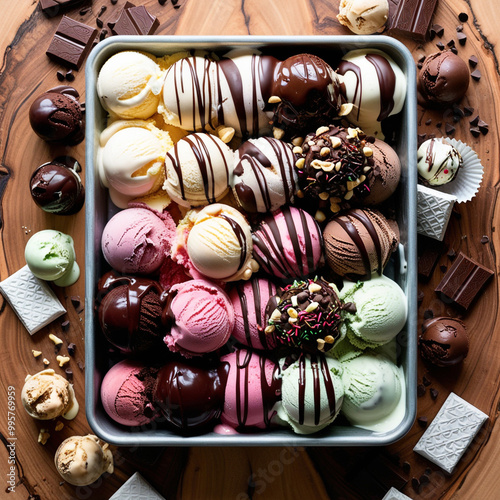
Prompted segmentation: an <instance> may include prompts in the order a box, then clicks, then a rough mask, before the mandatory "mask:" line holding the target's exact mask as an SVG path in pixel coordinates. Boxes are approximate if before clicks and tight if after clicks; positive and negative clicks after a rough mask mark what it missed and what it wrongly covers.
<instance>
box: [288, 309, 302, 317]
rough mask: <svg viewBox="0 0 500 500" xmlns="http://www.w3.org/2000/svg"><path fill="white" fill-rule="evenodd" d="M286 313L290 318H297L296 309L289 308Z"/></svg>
mask: <svg viewBox="0 0 500 500" xmlns="http://www.w3.org/2000/svg"><path fill="white" fill-rule="evenodd" d="M286 312H287V313H288V316H290V317H291V318H297V316H298V315H299V313H298V312H297V309H294V308H293V307H289V308H288V309H287V311H286Z"/></svg>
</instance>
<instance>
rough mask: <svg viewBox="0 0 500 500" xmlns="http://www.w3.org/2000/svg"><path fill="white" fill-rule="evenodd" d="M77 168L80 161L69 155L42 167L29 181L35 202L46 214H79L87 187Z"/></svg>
mask: <svg viewBox="0 0 500 500" xmlns="http://www.w3.org/2000/svg"><path fill="white" fill-rule="evenodd" d="M78 167H79V165H78V162H77V161H76V160H75V159H74V158H72V157H70V156H65V157H58V158H56V159H55V160H52V161H51V162H48V163H44V164H43V165H40V166H39V167H38V168H37V169H36V170H35V171H34V172H33V174H32V175H31V179H30V192H31V197H32V198H33V201H34V202H35V203H36V204H37V205H38V206H39V207H40V208H41V209H43V210H44V211H45V212H49V213H53V214H58V215H73V214H76V213H77V212H78V211H79V210H80V209H81V208H82V206H83V203H84V201H85V188H84V187H83V184H82V181H81V179H80V176H79V175H78V174H77V169H78Z"/></svg>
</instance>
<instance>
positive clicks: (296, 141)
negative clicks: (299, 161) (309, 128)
mask: <svg viewBox="0 0 500 500" xmlns="http://www.w3.org/2000/svg"><path fill="white" fill-rule="evenodd" d="M303 142H304V138H303V137H294V138H293V139H292V144H293V145H294V146H302V144H303Z"/></svg>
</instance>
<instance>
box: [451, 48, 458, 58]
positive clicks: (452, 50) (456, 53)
mask: <svg viewBox="0 0 500 500" xmlns="http://www.w3.org/2000/svg"><path fill="white" fill-rule="evenodd" d="M450 52H453V53H454V54H455V55H456V56H458V50H457V48H456V47H452V48H451V49H450Z"/></svg>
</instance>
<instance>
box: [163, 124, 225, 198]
mask: <svg viewBox="0 0 500 500" xmlns="http://www.w3.org/2000/svg"><path fill="white" fill-rule="evenodd" d="M233 163H234V152H233V151H232V150H231V149H230V148H229V147H228V146H226V144H224V142H222V141H221V140H220V139H219V138H218V137H216V136H214V135H211V134H204V133H197V134H190V135H188V136H186V137H184V138H182V139H181V140H180V141H179V142H177V143H176V144H175V146H174V147H173V148H172V149H171V150H170V151H169V152H168V153H167V157H166V159H165V177H166V179H165V183H164V184H163V189H165V191H166V192H167V194H168V195H169V196H170V198H171V199H172V200H174V201H175V202H176V203H178V204H179V205H181V206H183V207H200V206H204V205H208V204H209V203H215V202H216V201H219V200H220V199H221V198H223V197H224V196H225V195H226V194H227V192H228V191H229V176H230V174H231V173H232V171H233Z"/></svg>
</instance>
